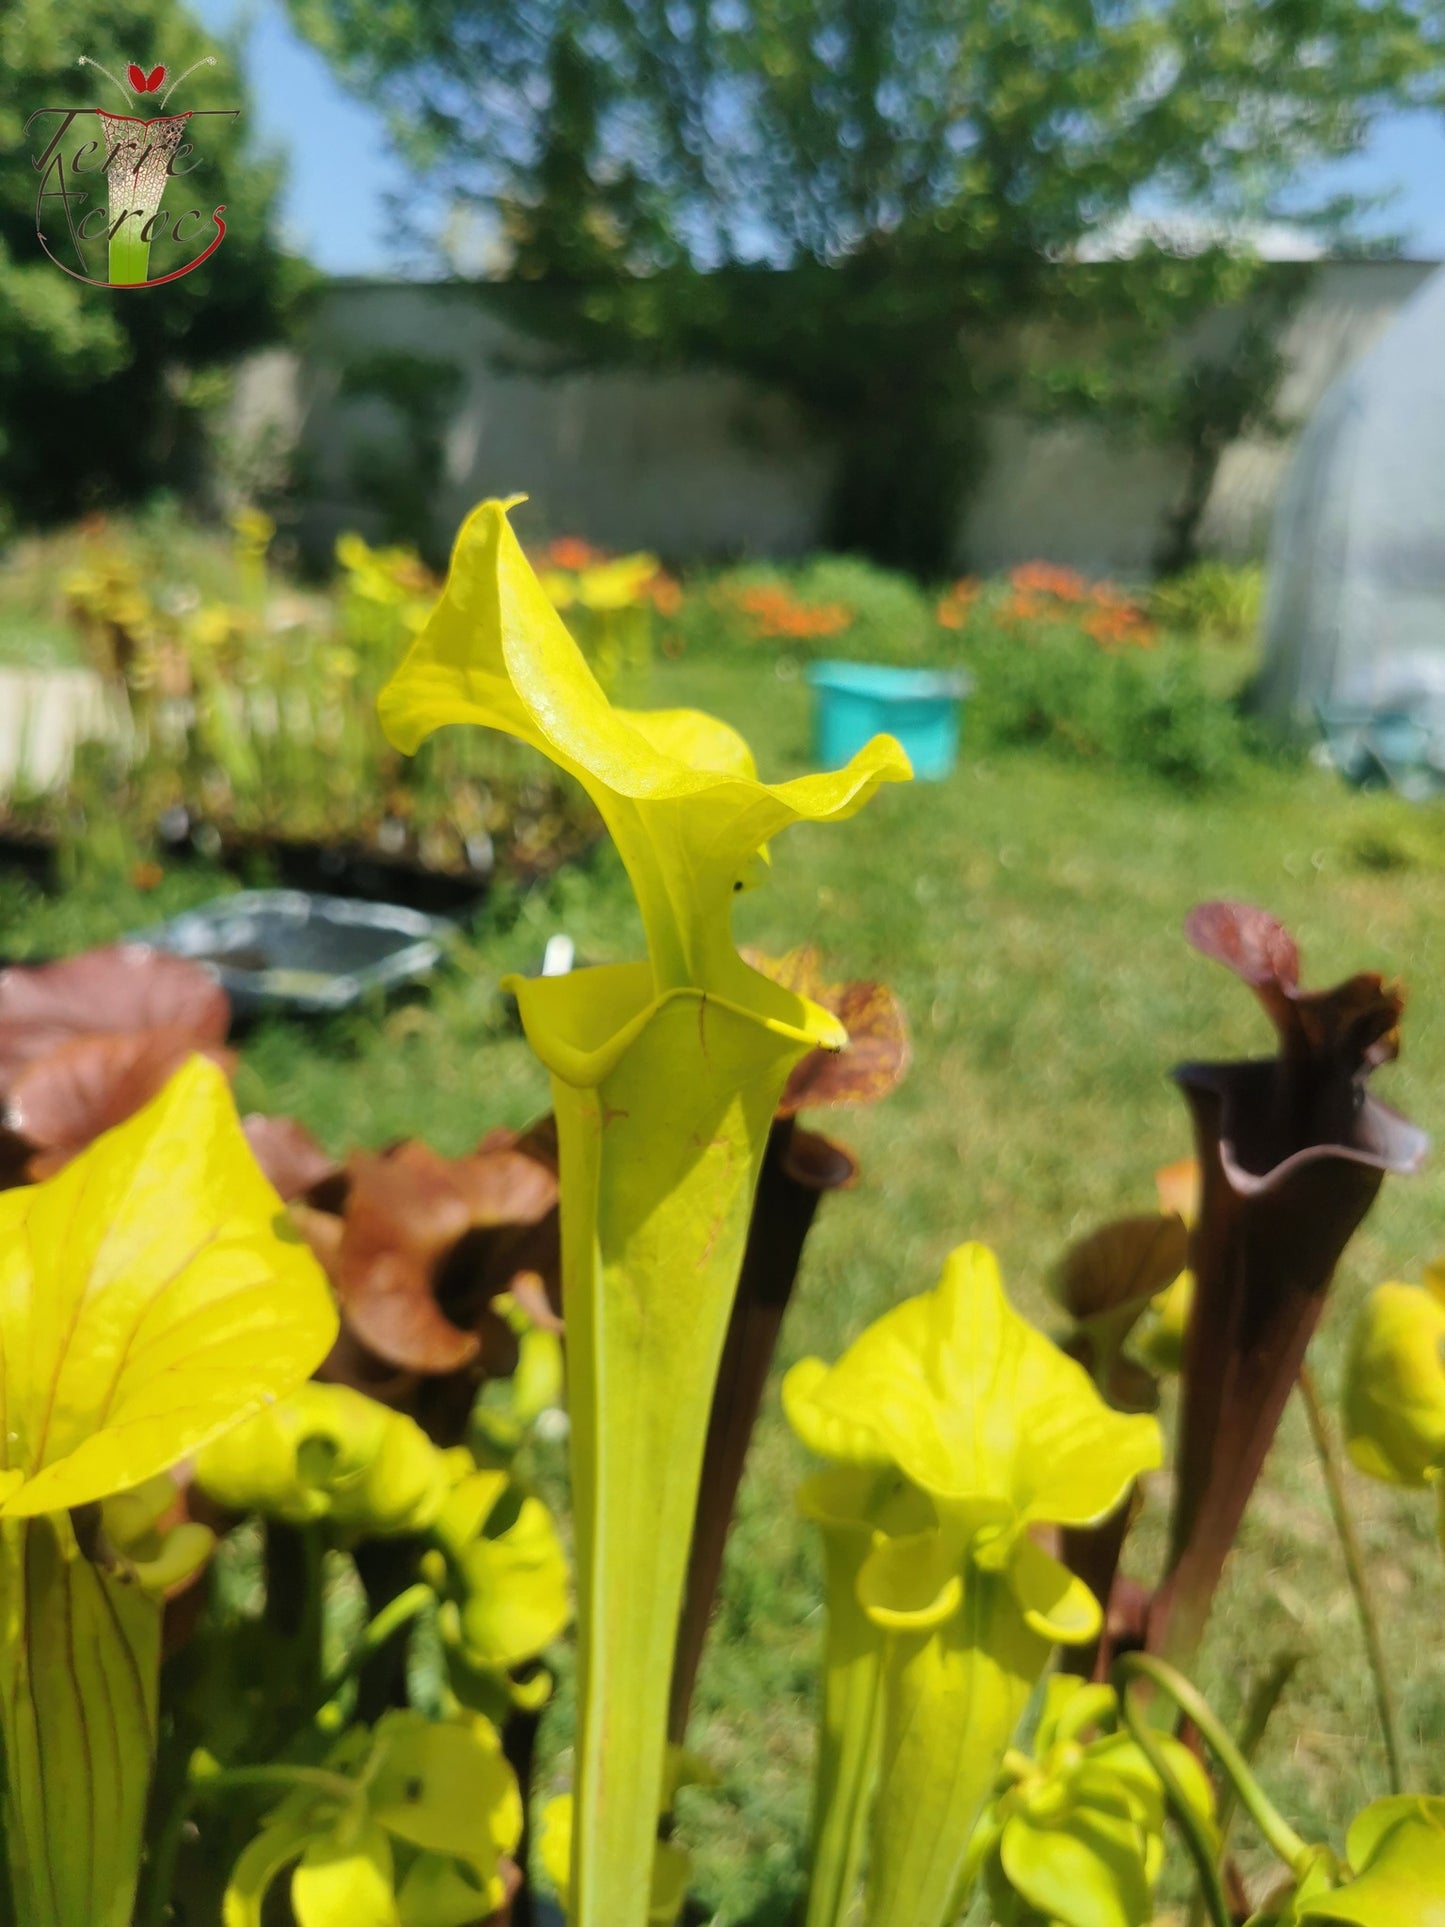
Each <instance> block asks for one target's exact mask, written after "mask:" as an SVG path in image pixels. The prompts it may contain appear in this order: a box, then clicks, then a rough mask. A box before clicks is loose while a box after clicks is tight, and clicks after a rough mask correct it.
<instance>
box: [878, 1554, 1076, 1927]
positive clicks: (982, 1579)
mask: <svg viewBox="0 0 1445 1927" xmlns="http://www.w3.org/2000/svg"><path fill="white" fill-rule="evenodd" d="M1048 1656H1049V1645H1048V1642H1047V1641H1046V1640H1043V1639H1041V1638H1040V1637H1039V1636H1038V1635H1037V1634H1036V1633H1034V1632H1033V1631H1032V1630H1031V1629H1030V1628H1029V1626H1028V1625H1027V1624H1026V1623H1025V1621H1024V1618H1023V1615H1022V1614H1021V1613H1020V1612H1019V1610H1018V1607H1017V1606H1016V1605H1015V1604H1014V1600H1013V1597H1012V1595H1011V1593H1010V1592H1009V1589H1008V1587H1007V1585H1006V1584H1005V1583H1004V1582H1003V1580H1002V1579H999V1578H997V1577H995V1576H993V1575H991V1574H986V1573H981V1572H977V1571H975V1572H974V1573H972V1574H970V1576H969V1580H968V1583H967V1586H966V1587H965V1593H964V1603H963V1610H962V1611H961V1612H959V1613H957V1614H955V1616H954V1617H953V1618H952V1619H950V1620H948V1621H946V1622H945V1623H944V1624H943V1625H941V1626H940V1627H938V1628H937V1629H936V1630H935V1631H934V1632H932V1633H928V1634H918V1635H902V1634H895V1635H894V1636H893V1638H892V1640H891V1641H890V1643H889V1652H888V1657H887V1660H886V1670H885V1686H884V1702H883V1740H882V1751H881V1756H880V1760H879V1773H878V1791H877V1795H876V1798H875V1803H874V1816H873V1835H872V1846H873V1851H872V1859H871V1864H870V1866H869V1871H868V1884H867V1902H866V1908H865V1918H866V1920H867V1922H868V1927H945V1923H946V1922H948V1921H950V1920H952V1918H953V1913H952V1912H951V1909H952V1907H953V1903H954V1901H955V1899H956V1898H957V1895H958V1890H959V1885H960V1881H961V1877H962V1873H963V1868H964V1863H965V1859H966V1856H967V1852H968V1846H969V1841H970V1839H971V1837H972V1834H973V1830H974V1827H975V1825H976V1824H977V1821H978V1817H979V1815H980V1813H981V1812H982V1811H983V1808H984V1804H985V1802H986V1801H987V1799H988V1797H989V1794H990V1792H991V1790H992V1787H993V1784H994V1781H995V1779H996V1777H997V1774H998V1770H999V1766H1000V1763H1001V1761H1002V1759H1003V1756H1004V1753H1005V1751H1006V1749H1007V1748H1008V1745H1009V1743H1010V1741H1011V1740H1012V1738H1013V1735H1014V1729H1015V1728H1016V1727H1017V1725H1018V1723H1019V1719H1020V1717H1021V1716H1022V1714H1023V1710H1024V1708H1025V1706H1027V1704H1028V1701H1029V1696H1030V1694H1031V1693H1032V1692H1033V1689H1034V1686H1035V1685H1036V1683H1037V1681H1038V1678H1039V1675H1040V1674H1041V1673H1042V1672H1043V1669H1044V1666H1045V1665H1046V1664H1047V1661H1048Z"/></svg>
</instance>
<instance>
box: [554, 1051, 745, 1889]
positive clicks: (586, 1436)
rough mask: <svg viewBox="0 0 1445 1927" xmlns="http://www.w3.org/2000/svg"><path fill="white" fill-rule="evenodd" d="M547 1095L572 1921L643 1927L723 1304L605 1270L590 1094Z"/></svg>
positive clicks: (627, 1268) (673, 1279)
mask: <svg viewBox="0 0 1445 1927" xmlns="http://www.w3.org/2000/svg"><path fill="white" fill-rule="evenodd" d="M555 1095H556V1098H557V1115H558V1125H559V1146H560V1152H561V1173H562V1195H563V1197H564V1198H565V1199H567V1200H568V1201H569V1206H570V1211H569V1213H568V1214H566V1215H564V1220H563V1232H562V1242H563V1297H564V1302H565V1305H566V1312H567V1348H568V1384H569V1399H570V1409H571V1421H572V1423H571V1434H570V1452H571V1466H572V1490H573V1508H574V1520H575V1534H576V1565H577V1595H578V1598H577V1605H578V1612H577V1627H578V1637H577V1695H578V1709H579V1731H578V1739H577V1762H576V1799H575V1806H574V1812H575V1816H576V1818H575V1823H574V1831H573V1876H572V1902H571V1906H572V1920H573V1922H574V1923H575V1927H644V1924H645V1922H646V1920H647V1915H648V1908H649V1902H650V1894H651V1885H652V1866H653V1860H654V1856H655V1850H656V1839H657V1824H658V1813H659V1808H660V1806H661V1800H662V1785H663V1772H664V1765H665V1760H666V1735H667V1710H668V1698H669V1689H670V1686H671V1656H672V1653H673V1649H674V1645H675V1642H676V1638H677V1628H678V1621H679V1617H680V1613H681V1608H682V1597H683V1587H684V1582H685V1578H686V1573H687V1563H688V1548H689V1545H690V1542H691V1537H692V1522H693V1513H694V1510H695V1507H696V1503H697V1490H698V1481H699V1478H700V1475H701V1469H702V1455H703V1445H704V1440H705V1434H706V1426H707V1415H708V1412H709V1409H710V1407H711V1402H712V1393H713V1384H714V1380H715V1378H716V1375H717V1367H718V1361H719V1359H720V1357H721V1355H722V1346H723V1339H724V1336H725V1333H726V1329H727V1320H728V1313H729V1310H730V1293H729V1292H728V1291H727V1290H726V1289H724V1290H722V1291H719V1290H718V1289H716V1280H709V1279H708V1278H707V1276H706V1275H705V1272H706V1267H703V1268H702V1272H703V1274H704V1275H700V1273H699V1267H698V1266H697V1264H696V1262H695V1261H690V1259H689V1256H688V1254H687V1253H686V1252H685V1251H683V1252H679V1251H678V1250H677V1249H676V1248H670V1249H667V1250H666V1251H661V1250H659V1251H658V1252H657V1255H656V1260H655V1264H656V1270H655V1272H654V1273H653V1274H652V1275H647V1268H646V1267H645V1266H644V1265H643V1264H642V1263H640V1262H638V1261H637V1258H636V1254H633V1262H631V1263H627V1264H622V1265H619V1266H613V1265H608V1264H605V1263H604V1261H603V1255H602V1250H601V1247H600V1245H599V1238H598V1225H597V1215H598V1214H597V1210H596V1207H595V1203H594V1206H593V1208H592V1209H591V1210H590V1211H589V1210H588V1208H587V1205H586V1203H585V1201H586V1200H588V1199H592V1200H594V1201H595V1199H596V1198H597V1193H598V1181H599V1173H600V1166H601V1158H602V1141H603V1137H604V1135H605V1132H606V1130H607V1120H606V1117H605V1115H604V1110H605V1107H604V1104H603V1101H602V1098H601V1096H600V1094H599V1093H598V1092H595V1091H574V1090H567V1089H564V1088H560V1087H559V1088H558V1090H557V1091H556V1094H555ZM745 1204H746V1198H744V1205H745ZM744 1222H745V1220H744ZM689 1271H690V1272H691V1273H692V1276H691V1277H689V1276H687V1273H688V1272H689ZM710 1285H711V1287H712V1288H709V1286H710ZM683 1292H687V1293H688V1294H689V1296H688V1297H687V1299H686V1300H685V1301H684V1300H682V1299H681V1298H680V1294H682V1293H683ZM669 1299H670V1300H671V1305H672V1310H673V1317H674V1318H675V1317H676V1315H677V1311H678V1309H679V1308H680V1307H681V1306H683V1305H684V1304H685V1308H686V1317H685V1324H686V1334H685V1338H684V1340H683V1342H681V1343H679V1342H678V1337H677V1333H676V1331H675V1330H673V1329H671V1325H670V1320H669V1316H668V1312H669Z"/></svg>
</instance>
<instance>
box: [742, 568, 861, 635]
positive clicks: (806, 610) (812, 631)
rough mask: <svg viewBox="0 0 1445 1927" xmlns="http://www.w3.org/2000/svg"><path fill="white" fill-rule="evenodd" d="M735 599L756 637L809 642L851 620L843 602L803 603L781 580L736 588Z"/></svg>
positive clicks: (830, 633) (844, 625)
mask: <svg viewBox="0 0 1445 1927" xmlns="http://www.w3.org/2000/svg"><path fill="white" fill-rule="evenodd" d="M735 599H736V602H737V606H738V607H739V609H741V610H742V612H743V614H744V615H745V616H747V618H748V620H749V621H750V622H751V623H752V627H753V634H754V635H755V636H756V637H757V638H758V639H759V640H762V639H767V640H770V641H779V640H783V641H789V642H804V641H811V640H814V639H815V638H817V637H820V636H836V635H838V634H840V633H841V632H842V631H843V630H844V629H847V628H850V627H851V626H852V622H853V611H852V610H851V609H850V608H849V607H848V605H847V604H846V603H843V602H813V603H810V602H803V601H801V600H800V599H799V598H798V597H797V596H795V595H794V594H793V592H792V590H791V589H788V588H786V587H785V586H784V585H783V584H781V583H777V584H771V583H760V584H758V585H757V586H756V587H753V588H747V589H740V590H738V591H737V592H736V598H735Z"/></svg>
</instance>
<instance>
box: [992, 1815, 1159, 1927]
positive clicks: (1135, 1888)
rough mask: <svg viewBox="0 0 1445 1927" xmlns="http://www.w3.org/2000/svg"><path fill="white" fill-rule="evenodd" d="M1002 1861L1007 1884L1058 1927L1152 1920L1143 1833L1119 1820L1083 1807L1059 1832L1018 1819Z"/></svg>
mask: <svg viewBox="0 0 1445 1927" xmlns="http://www.w3.org/2000/svg"><path fill="white" fill-rule="evenodd" d="M999 1857H1000V1860H1001V1861H1002V1864H1003V1871H1004V1873H1005V1874H1006V1876H1007V1877H1008V1880H1009V1884H1010V1885H1011V1886H1012V1887H1013V1888H1014V1889H1015V1890H1016V1891H1017V1892H1018V1893H1020V1894H1022V1896H1023V1897H1024V1899H1025V1900H1027V1901H1028V1903H1029V1905H1030V1906H1031V1907H1035V1908H1037V1910H1038V1911H1039V1912H1040V1913H1041V1914H1043V1915H1044V1916H1045V1917H1046V1918H1047V1919H1049V1920H1052V1921H1055V1922H1058V1923H1059V1927H1147V1923H1148V1922H1149V1921H1150V1920H1151V1919H1152V1918H1153V1911H1154V1910H1153V1901H1152V1897H1151V1895H1150V1892H1149V1882H1148V1880H1147V1878H1146V1877H1145V1872H1144V1834H1143V1830H1142V1829H1141V1828H1140V1827H1138V1826H1136V1825H1135V1824H1134V1823H1133V1822H1132V1821H1130V1820H1128V1819H1125V1818H1123V1817H1122V1816H1120V1815H1118V1814H1111V1813H1102V1812H1100V1811H1099V1810H1098V1809H1097V1808H1093V1807H1085V1806H1078V1807H1075V1808H1073V1809H1072V1810H1071V1811H1070V1812H1068V1813H1067V1814H1066V1815H1065V1816H1063V1817H1061V1818H1060V1820H1059V1822H1058V1824H1057V1825H1054V1826H1045V1825H1039V1824H1036V1823H1035V1822H1034V1821H1033V1820H1032V1819H1031V1818H1030V1816H1029V1815H1028V1814H1027V1813H1017V1814H1014V1815H1013V1816H1012V1817H1011V1818H1010V1820H1009V1821H1008V1824H1007V1825H1006V1826H1005V1827H1004V1830H1003V1838H1002V1840H1001V1841H1000V1843H999Z"/></svg>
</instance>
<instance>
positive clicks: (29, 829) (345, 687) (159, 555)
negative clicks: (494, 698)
mask: <svg viewBox="0 0 1445 1927" xmlns="http://www.w3.org/2000/svg"><path fill="white" fill-rule="evenodd" d="M274 536H275V524H274V523H273V522H272V520H271V519H270V517H269V516H268V515H266V514H265V513H264V512H263V511H262V510H260V509H257V508H255V507H252V506H249V505H248V506H243V507H242V508H240V509H238V510H237V511H235V512H234V513H233V515H232V517H231V522H230V535H229V539H225V538H220V537H217V536H210V535H204V534H202V533H201V532H199V531H197V530H195V529H193V528H191V527H190V526H189V525H187V524H186V523H185V522H184V521H183V520H182V519H181V518H180V517H179V515H178V514H177V512H176V511H175V510H174V509H173V508H172V507H170V506H169V505H166V504H160V505H157V506H156V507H154V508H152V509H151V510H150V511H148V512H147V513H145V514H143V515H141V516H139V517H134V518H124V519H111V518H107V517H103V516H96V517H92V518H90V520H89V521H87V522H86V523H84V524H83V525H81V526H80V528H79V529H77V530H76V531H74V532H67V533H63V534H60V535H57V536H55V537H53V538H40V537H33V538H30V539H29V540H28V541H26V542H25V543H23V544H21V545H20V547H19V552H18V554H17V555H16V557H15V558H14V561H13V562H12V563H11V564H10V565H9V566H7V568H6V569H5V572H4V578H3V579H4V582H5V586H6V587H7V588H11V587H12V585H13V592H14V594H15V597H16V600H17V601H18V602H21V603H22V604H24V605H25V606H27V607H28V608H29V610H30V611H31V612H32V614H33V615H35V616H38V617H39V618H40V619H41V620H42V621H43V622H44V623H45V624H46V625H47V626H46V629H45V634H46V635H47V637H49V638H53V639H54V640H53V642H52V644H51V646H52V648H55V650H56V653H59V652H60V651H61V650H65V651H67V653H68V654H69V656H70V659H71V660H72V662H75V661H78V662H80V663H82V664H84V665H86V666H87V667H88V668H89V669H90V670H91V671H92V672H93V674H94V675H95V677H97V678H98V679H99V682H100V684H101V686H102V688H103V689H104V690H105V691H106V692H107V697H106V707H105V709H104V712H103V714H104V716H105V718H106V719H107V720H108V722H109V724H110V727H109V728H108V729H107V730H106V731H105V732H104V736H103V740H99V741H92V742H89V743H86V744H84V745H82V746H81V747H80V749H79V750H78V751H77V753H76V754H75V755H74V757H73V759H72V760H71V763H70V768H69V774H68V778H67V780H66V782H65V784H64V786H63V787H62V788H60V789H59V790H54V789H47V788H45V787H44V786H27V785H26V784H25V783H24V782H23V781H21V782H16V783H12V784H11V785H10V786H9V789H10V793H9V795H8V796H7V798H6V801H5V805H4V816H3V818H0V821H3V823H4V825H5V827H6V828H8V829H9V830H10V831H11V832H12V833H15V832H23V833H28V834H30V835H33V836H37V837H41V838H45V837H48V838H51V839H57V838H58V839H61V840H63V841H65V842H67V843H76V842H79V843H80V844H83V845H84V846H85V849H86V851H87V860H89V859H93V858H96V857H97V856H100V855H102V854H103V851H102V849H101V845H102V844H111V845H115V846H116V848H115V850H114V851H113V852H112V854H113V857H114V860H115V861H116V862H117V863H119V864H120V866H121V867H123V868H130V867H132V866H133V865H134V864H135V863H136V862H140V861H144V860H145V859H146V858H147V857H148V855H149V854H150V853H151V852H152V850H153V849H154V848H155V847H156V846H157V845H159V846H161V847H165V846H172V847H174V846H177V845H181V844H185V845H190V846H193V847H195V848H197V849H198V850H200V852H201V853H202V854H204V855H208V856H212V857H215V856H221V855H224V856H226V858H227V859H228V860H230V859H233V858H244V857H246V856H248V855H253V856H255V857H256V858H258V859H265V858H267V857H268V856H269V857H271V858H272V859H275V858H277V857H278V855H279V856H280V857H283V858H284V857H285V856H286V854H287V853H288V852H291V853H293V854H294V853H295V852H297V851H298V850H304V849H305V848H307V847H311V848H314V849H316V850H318V851H320V852H323V853H327V854H329V856H330V858H331V859H332V860H336V859H338V857H345V856H347V855H350V856H354V857H356V858H358V859H364V860H365V861H366V862H367V863H369V864H371V865H373V866H380V869H381V872H382V875H383V877H385V878H387V879H389V880H390V881H391V883H392V885H393V887H394V888H402V887H403V885H404V879H403V877H402V874H401V873H402V872H403V871H405V870H413V871H420V872H423V873H425V874H427V875H429V876H439V877H442V878H456V879H462V878H470V879H473V880H476V881H484V880H485V879H486V878H488V877H490V875H491V873H492V871H493V869H494V868H495V867H496V866H497V864H498V863H499V862H500V863H501V864H502V865H503V866H504V867H507V868H509V869H511V870H513V871H514V872H516V873H519V874H521V875H535V874H536V873H538V872H539V871H542V870H545V869H548V868H550V867H552V866H553V865H555V864H556V863H557V862H559V861H560V860H562V859H563V858H564V857H565V856H567V855H569V854H572V853H575V852H576V851H577V850H578V849H580V848H582V847H583V846H584V845H585V844H586V843H587V842H588V840H589V839H590V837H591V835H592V833H593V832H592V825H591V818H590V813H589V812H588V811H587V810H586V808H585V806H584V805H583V804H581V803H579V802H578V801H577V799H576V798H575V797H573V796H570V795H568V794H565V793H564V792H563V790H562V788H561V786H560V784H559V783H558V782H557V781H556V780H555V778H554V777H553V776H552V775H551V774H550V772H549V771H548V770H547V769H546V767H545V766H544V765H542V764H541V763H540V761H539V760H538V759H535V758H533V757H532V756H531V755H530V754H529V753H528V752H527V751H526V750H525V749H523V748H522V747H520V746H519V745H516V744H513V743H510V742H507V741H504V740H503V739H501V738H499V737H498V738H486V737H479V736H478V735H477V734H476V733H475V732H463V731H446V732H443V733H441V734H440V735H439V736H438V738H437V739H436V741H435V742H434V743H432V744H429V745H428V747H427V749H426V751H425V752H424V753H423V754H422V755H421V756H419V757H416V758H414V759H410V760H403V759H402V758H400V757H398V756H397V755H396V754H395V752H394V751H393V750H392V749H391V748H390V747H389V745H388V744H387V743H386V741H385V739H384V738H383V737H382V735H381V732H380V729H379V728H378V726H377V722H376V715H375V699H376V692H377V691H378V689H379V688H380V687H381V684H382V683H383V682H384V681H385V679H386V677H387V676H388V675H389V674H390V672H391V670H392V668H393V667H394V666H395V664H396V662H397V660H398V658H399V657H400V656H401V654H402V653H403V651H404V650H405V648H406V646H407V644H408V642H409V641H410V639H411V637H412V636H413V635H414V634H415V633H416V631H417V630H418V629H419V628H420V627H421V626H422V624H423V623H424V622H425V620H426V617H427V614H428V611H429V610H430V607H431V603H432V600H433V598H434V596H435V593H436V588H437V582H436V578H435V577H434V576H433V575H432V573H431V572H430V570H429V569H428V568H427V567H426V566H425V564H424V563H423V562H422V561H421V560H420V558H419V557H418V556H417V555H416V553H415V551H413V550H411V549H409V548H405V547H387V548H372V547H371V546H370V545H368V543H367V542H366V541H364V540H363V538H362V537H361V536H359V535H356V534H351V533H348V534H345V535H343V536H342V537H341V538H340V539H339V540H338V542H337V546H336V558H337V562H338V565H339V569H338V574H337V577H336V579H335V581H334V583H333V584H332V586H331V588H330V590H329V592H327V591H322V590H317V589H303V588H300V587H298V586H297V585H296V584H295V583H294V582H292V581H290V580H288V579H287V578H286V577H285V576H283V575H281V574H280V573H278V572H276V571H274V570H273V569H272V568H271V566H270V564H269V561H268V552H269V550H270V548H271V545H272V542H273V538H274ZM22 766H23V765H22ZM122 846H123V847H122ZM298 860H299V859H298Z"/></svg>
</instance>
